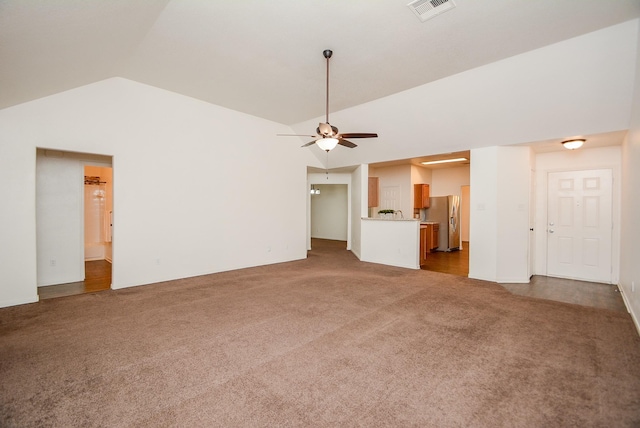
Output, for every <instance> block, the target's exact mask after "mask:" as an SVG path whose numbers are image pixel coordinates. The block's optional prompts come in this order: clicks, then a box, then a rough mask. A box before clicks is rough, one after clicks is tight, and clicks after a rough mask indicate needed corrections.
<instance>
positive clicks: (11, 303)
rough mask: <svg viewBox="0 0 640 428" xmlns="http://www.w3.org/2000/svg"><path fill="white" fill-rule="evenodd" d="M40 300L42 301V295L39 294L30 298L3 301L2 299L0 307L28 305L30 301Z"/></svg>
mask: <svg viewBox="0 0 640 428" xmlns="http://www.w3.org/2000/svg"><path fill="white" fill-rule="evenodd" d="M38 301H40V296H38V295H37V294H36V296H35V297H31V298H29V299H12V300H3V301H0V308H6V307H9V306H16V305H26V304H28V303H37V302H38Z"/></svg>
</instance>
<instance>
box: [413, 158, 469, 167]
mask: <svg viewBox="0 0 640 428" xmlns="http://www.w3.org/2000/svg"><path fill="white" fill-rule="evenodd" d="M466 160H469V159H467V158H455V159H442V160H435V161H429V162H420V163H421V164H422V165H435V164H438V163H449V162H464V161H466Z"/></svg>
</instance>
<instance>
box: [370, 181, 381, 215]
mask: <svg viewBox="0 0 640 428" xmlns="http://www.w3.org/2000/svg"><path fill="white" fill-rule="evenodd" d="M378 186H379V179H378V177H369V204H368V205H369V208H371V207H377V206H379V205H380V198H379V196H378V195H379V192H378Z"/></svg>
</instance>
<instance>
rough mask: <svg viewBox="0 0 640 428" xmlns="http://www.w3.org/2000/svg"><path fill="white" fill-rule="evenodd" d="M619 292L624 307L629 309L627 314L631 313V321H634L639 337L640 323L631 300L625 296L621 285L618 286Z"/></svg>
mask: <svg viewBox="0 0 640 428" xmlns="http://www.w3.org/2000/svg"><path fill="white" fill-rule="evenodd" d="M618 291H620V294H621V295H622V301H623V302H624V305H625V306H626V307H627V312H629V314H630V315H631V319H632V320H633V324H634V325H635V326H636V331H637V332H638V335H639V336H640V321H638V317H637V316H636V314H635V313H634V312H633V309H632V306H631V303H630V302H629V300H627V295H626V294H625V292H624V289H623V288H622V287H620V286H619V285H618Z"/></svg>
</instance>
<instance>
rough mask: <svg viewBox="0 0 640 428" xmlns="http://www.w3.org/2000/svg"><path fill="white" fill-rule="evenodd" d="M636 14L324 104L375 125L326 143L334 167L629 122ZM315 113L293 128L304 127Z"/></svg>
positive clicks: (346, 120)
mask: <svg viewBox="0 0 640 428" xmlns="http://www.w3.org/2000/svg"><path fill="white" fill-rule="evenodd" d="M638 22H639V21H638V20H632V21H628V22H625V23H622V24H619V25H615V26H612V27H609V28H605V29H602V30H599V31H596V32H593V33H590V34H586V35H583V36H580V37H576V38H573V39H569V40H566V41H563V42H560V43H556V44H553V45H549V46H546V47H543V48H541V49H537V50H533V51H530V52H526V53H523V54H521V55H516V56H513V57H510V58H507V59H504V60H502V61H497V62H495V63H492V64H488V65H486V66H483V67H479V68H476V69H473V70H469V71H466V72H463V73H460V74H457V75H454V76H450V77H447V78H444V79H441V80H438V81H435V82H432V83H429V84H426V85H422V86H419V87H416V88H413V89H410V90H407V91H404V92H401V93H398V94H394V95H391V96H389V97H386V98H381V99H378V100H375V101H372V102H369V103H366V104H362V105H360V106H357V107H353V108H350V109H346V110H342V111H338V112H332V113H331V122H332V123H334V124H336V125H337V126H338V127H339V128H340V129H349V130H354V129H355V130H366V131H371V132H377V133H378V135H379V138H376V139H371V140H367V142H366V145H365V144H362V145H361V146H359V147H358V148H357V149H354V150H346V149H344V148H337V149H336V150H334V151H332V158H331V164H332V167H341V166H350V165H359V164H361V163H369V164H371V163H375V162H383V161H389V160H396V159H407V158H411V157H419V156H425V155H429V154H439V153H449V152H455V151H461V150H467V149H473V148H481V147H491V146H503V145H508V144H518V143H528V142H532V141H545V140H549V139H555V138H563V137H567V136H573V135H576V134H578V135H579V134H585V135H588V134H598V133H603V132H610V131H616V130H623V129H627V128H628V126H629V110H630V108H631V102H632V94H633V84H634V78H635V65H636V64H635V61H636V60H635V57H636V44H637V31H638ZM322 119H323V118H322V117H318V118H314V119H311V120H309V121H306V122H302V123H300V124H296V125H294V126H293V128H294V129H295V130H296V131H297V132H298V133H305V134H306V133H308V132H309V131H308V130H309V129H315V127H316V126H317V124H318V122H319V121H322ZM341 149H344V150H341ZM315 152H316V153H317V155H318V156H320V157H322V153H320V151H319V150H316V151H315ZM472 159H473V157H472ZM474 161H475V159H474Z"/></svg>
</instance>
